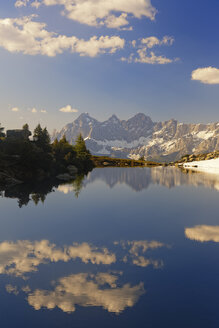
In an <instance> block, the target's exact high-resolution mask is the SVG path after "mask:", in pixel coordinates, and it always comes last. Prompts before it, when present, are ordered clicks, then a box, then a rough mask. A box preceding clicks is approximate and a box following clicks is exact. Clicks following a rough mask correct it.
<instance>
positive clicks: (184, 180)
mask: <svg viewBox="0 0 219 328" xmlns="http://www.w3.org/2000/svg"><path fill="white" fill-rule="evenodd" d="M97 180H100V181H103V182H105V183H106V184H107V185H108V186H109V187H110V188H114V187H115V186H116V185H119V184H125V185H127V186H129V187H130V188H131V189H132V190H134V191H136V192H138V191H142V190H144V189H147V188H148V187H149V186H151V185H154V184H156V185H161V186H164V187H167V188H174V187H177V186H183V185H192V186H195V187H198V186H204V187H208V188H212V189H215V190H219V175H216V174H208V173H199V172H193V171H191V170H182V169H179V168H176V167H154V168H104V169H95V170H93V171H92V172H90V173H89V174H88V176H87V178H86V179H85V180H84V181H83V186H84V187H86V186H87V185H88V184H91V183H94V182H95V181H97ZM58 190H59V191H62V192H64V193H68V192H71V191H72V186H71V185H64V186H59V188H58Z"/></svg>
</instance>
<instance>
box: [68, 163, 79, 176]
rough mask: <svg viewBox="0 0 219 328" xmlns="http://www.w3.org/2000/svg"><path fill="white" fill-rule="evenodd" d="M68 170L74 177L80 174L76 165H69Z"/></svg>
mask: <svg viewBox="0 0 219 328" xmlns="http://www.w3.org/2000/svg"><path fill="white" fill-rule="evenodd" d="M67 170H68V172H69V173H70V174H71V175H74V174H77V173H78V169H77V167H76V166H74V165H69V166H68V167H67Z"/></svg>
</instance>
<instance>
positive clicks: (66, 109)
mask: <svg viewBox="0 0 219 328" xmlns="http://www.w3.org/2000/svg"><path fill="white" fill-rule="evenodd" d="M59 111H60V112H62V113H77V112H78V109H76V108H72V107H71V105H67V106H65V107H62V108H60V109H59Z"/></svg>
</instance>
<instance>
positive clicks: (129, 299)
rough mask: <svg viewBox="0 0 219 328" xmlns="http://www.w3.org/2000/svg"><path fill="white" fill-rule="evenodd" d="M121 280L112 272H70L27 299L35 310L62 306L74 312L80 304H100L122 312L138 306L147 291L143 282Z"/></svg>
mask: <svg viewBox="0 0 219 328" xmlns="http://www.w3.org/2000/svg"><path fill="white" fill-rule="evenodd" d="M117 281H118V276H116V275H115V274H110V273H98V274H97V275H93V274H88V273H80V274H75V275H70V276H67V277H64V278H61V279H60V280H59V281H58V284H57V285H56V286H55V288H54V290H52V291H49V290H40V289H37V290H35V291H34V292H32V293H30V294H29V295H28V297H27V300H28V303H29V304H30V305H31V306H32V307H33V308H34V309H35V310H40V309H41V308H47V309H54V308H55V307H58V308H60V309H61V310H62V311H63V312H68V313H71V312H74V311H75V310H76V305H79V306H83V307H88V306H98V307H102V308H103V309H105V310H107V311H108V312H113V313H121V312H122V311H124V310H125V308H127V307H132V306H134V305H135V303H136V302H137V301H138V299H139V297H140V296H141V295H143V294H144V292H145V291H144V285H143V283H139V284H138V285H135V286H131V285H130V284H125V285H123V286H121V287H119V286H118V282H117Z"/></svg>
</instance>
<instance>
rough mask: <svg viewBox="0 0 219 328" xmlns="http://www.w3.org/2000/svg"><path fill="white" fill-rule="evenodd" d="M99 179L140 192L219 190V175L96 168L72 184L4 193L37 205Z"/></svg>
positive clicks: (39, 185) (41, 184)
mask: <svg viewBox="0 0 219 328" xmlns="http://www.w3.org/2000/svg"><path fill="white" fill-rule="evenodd" d="M98 180H99V181H103V182H104V183H106V185H107V186H109V187H110V188H114V187H115V186H117V185H119V184H125V185H127V186H128V187H130V188H131V189H132V190H134V191H136V192H140V191H142V190H144V189H147V188H149V186H151V185H161V186H164V187H167V188H174V187H176V186H182V185H192V186H195V187H200V186H204V187H207V188H211V189H215V190H219V175H216V174H208V173H204V172H197V171H191V170H182V169H179V168H176V167H154V168H103V169H94V170H93V171H92V172H90V173H88V175H87V176H84V175H78V176H77V177H76V178H75V180H73V181H71V183H60V181H57V180H56V181H45V182H38V183H35V184H30V185H27V184H20V185H16V186H13V187H10V188H7V189H6V190H2V191H0V192H1V196H2V197H6V198H15V199H18V205H19V207H22V206H26V205H27V204H28V203H29V201H33V202H34V203H35V205H38V204H39V203H40V202H41V203H44V202H45V200H46V196H47V195H48V194H49V193H51V192H54V191H55V189H57V190H58V191H60V192H62V193H64V194H68V193H74V195H75V197H76V198H77V197H79V195H80V192H81V190H82V189H83V188H86V186H87V185H89V184H92V183H94V182H96V181H98Z"/></svg>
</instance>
